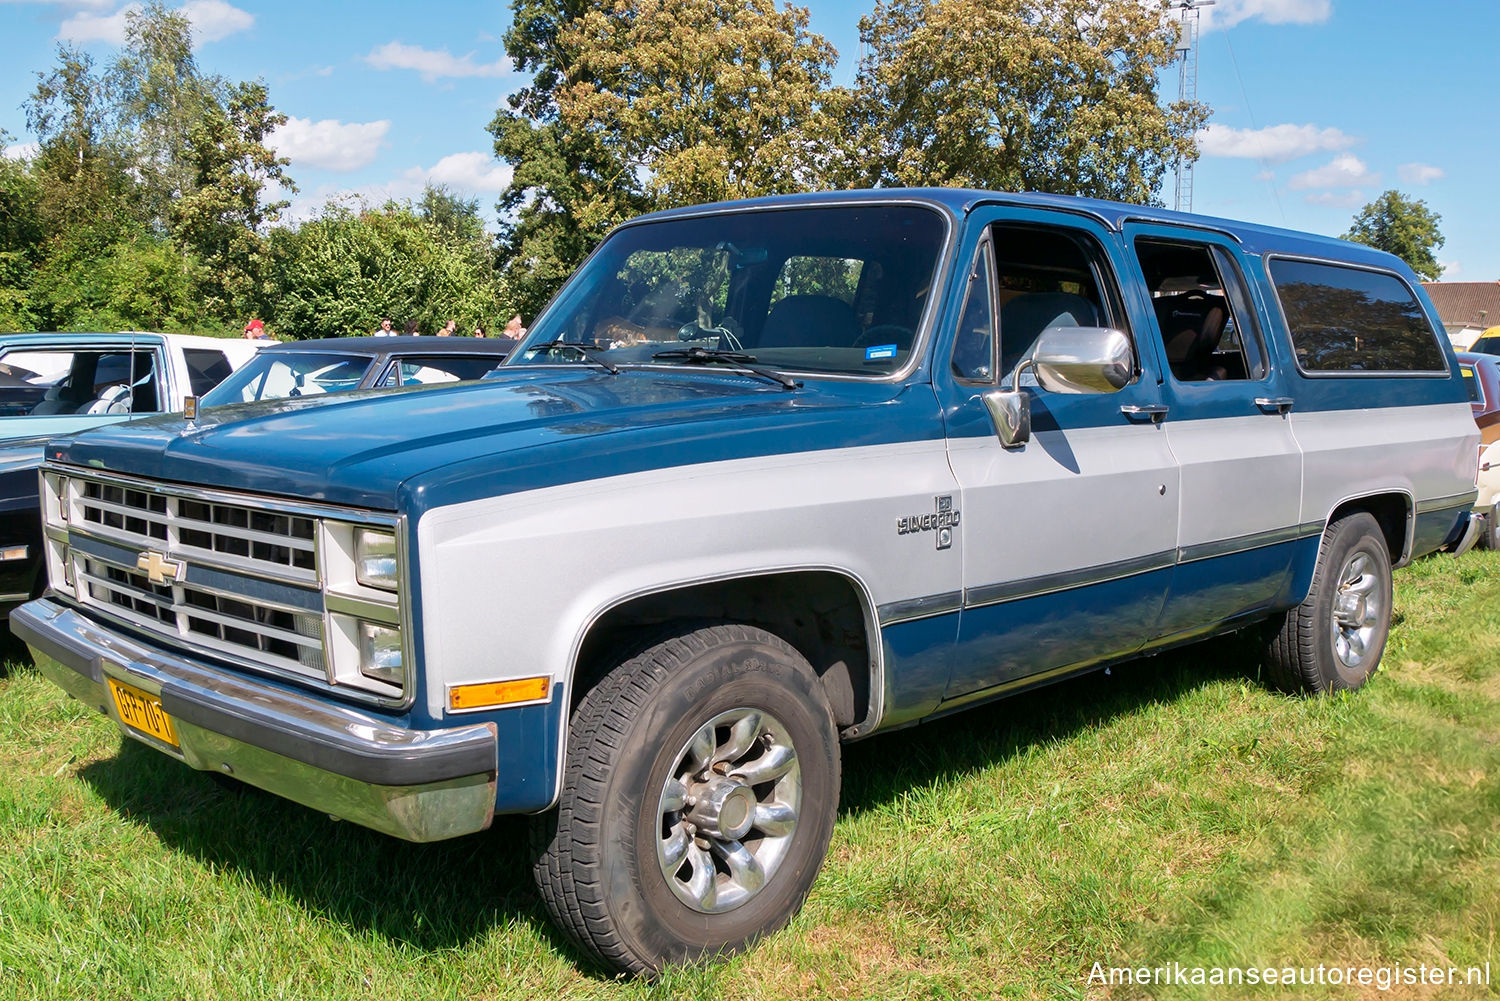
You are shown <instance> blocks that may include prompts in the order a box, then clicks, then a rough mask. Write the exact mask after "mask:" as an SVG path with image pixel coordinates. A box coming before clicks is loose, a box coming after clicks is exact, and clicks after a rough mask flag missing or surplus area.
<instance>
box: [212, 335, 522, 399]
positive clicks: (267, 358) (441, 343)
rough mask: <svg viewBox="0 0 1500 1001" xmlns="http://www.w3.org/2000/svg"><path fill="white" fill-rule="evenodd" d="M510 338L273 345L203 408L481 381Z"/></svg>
mask: <svg viewBox="0 0 1500 1001" xmlns="http://www.w3.org/2000/svg"><path fill="white" fill-rule="evenodd" d="M514 346H515V342H514V341H512V340H510V339H509V338H505V337H494V338H486V337H456V338H448V337H336V338H325V339H322V340H309V341H292V342H289V343H286V344H273V345H270V346H269V347H267V348H265V349H264V350H262V351H261V353H260V355H259V356H258V357H257V358H256V359H255V360H254V361H253V362H252V363H251V364H249V365H246V366H245V367H244V368H242V369H240V370H238V371H237V372H235V373H234V375H233V376H232V377H231V378H228V379H226V380H224V382H222V383H220V384H219V385H218V386H217V387H215V388H214V390H213V391H212V392H209V393H206V394H204V395H203V396H202V397H201V398H200V399H199V400H198V405H199V406H200V407H217V406H222V405H224V404H228V403H251V402H254V401H256V400H279V399H283V398H286V397H297V396H311V395H314V394H319V393H338V392H346V391H348V390H354V389H385V388H390V387H396V386H416V385H428V384H431V383H440V382H462V381H464V380H468V379H478V378H479V377H480V376H482V375H484V374H485V373H486V372H488V371H490V370H491V369H493V368H494V367H495V366H496V365H499V364H500V363H501V362H502V361H504V360H505V356H506V355H507V354H509V353H510V350H511V348H513V347H514Z"/></svg>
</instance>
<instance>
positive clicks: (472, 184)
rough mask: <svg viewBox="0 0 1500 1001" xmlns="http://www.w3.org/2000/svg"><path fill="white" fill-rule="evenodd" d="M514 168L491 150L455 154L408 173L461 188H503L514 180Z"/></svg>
mask: <svg viewBox="0 0 1500 1001" xmlns="http://www.w3.org/2000/svg"><path fill="white" fill-rule="evenodd" d="M510 175H511V168H510V167H509V166H506V165H504V164H501V163H498V162H496V160H495V158H494V157H493V156H490V155H489V154H487V153H452V154H449V155H448V156H445V157H443V158H442V159H441V160H439V161H438V162H437V163H435V164H433V165H432V166H431V167H427V168H425V169H424V168H421V167H416V168H413V169H412V170H409V171H407V176H408V177H412V178H417V177H420V178H421V180H422V183H424V184H425V183H429V182H430V183H432V184H437V185H447V186H448V187H450V188H453V189H455V190H457V191H463V192H475V191H489V192H498V191H503V190H504V189H505V186H506V185H507V184H509V183H510Z"/></svg>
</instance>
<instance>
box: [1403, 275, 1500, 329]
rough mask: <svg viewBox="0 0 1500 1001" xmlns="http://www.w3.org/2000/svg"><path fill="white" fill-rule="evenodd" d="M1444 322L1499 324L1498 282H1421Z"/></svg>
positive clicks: (1482, 327)
mask: <svg viewBox="0 0 1500 1001" xmlns="http://www.w3.org/2000/svg"><path fill="white" fill-rule="evenodd" d="M1422 287H1423V288H1425V289H1426V290H1427V294H1428V295H1429V296H1431V297H1432V304H1433V305H1434V306H1436V307H1437V311H1438V317H1439V318H1440V319H1441V320H1442V321H1443V325H1444V326H1458V325H1460V324H1462V325H1464V326H1470V327H1477V328H1479V329H1480V330H1483V329H1484V328H1486V327H1493V326H1495V325H1497V324H1500V282H1423V283H1422Z"/></svg>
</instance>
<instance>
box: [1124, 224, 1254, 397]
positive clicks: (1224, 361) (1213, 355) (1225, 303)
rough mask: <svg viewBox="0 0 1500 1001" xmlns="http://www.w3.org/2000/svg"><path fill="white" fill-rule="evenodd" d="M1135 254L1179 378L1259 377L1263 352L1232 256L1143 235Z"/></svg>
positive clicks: (1204, 246)
mask: <svg viewBox="0 0 1500 1001" xmlns="http://www.w3.org/2000/svg"><path fill="white" fill-rule="evenodd" d="M1135 252H1136V257H1137V259H1139V261H1140V263H1141V273H1142V274H1144V275H1145V277H1146V288H1147V290H1148V291H1149V292H1150V293H1151V307H1152V309H1153V310H1154V311H1155V313H1156V325H1157V329H1158V330H1160V331H1161V339H1162V345H1163V347H1165V349H1166V354H1167V365H1168V367H1170V368H1171V370H1172V378H1174V379H1176V380H1177V381H1178V382H1207V381H1210V380H1241V381H1242V380H1246V379H1261V378H1264V376H1265V374H1266V363H1265V352H1264V351H1263V350H1262V348H1261V342H1260V335H1259V332H1258V331H1257V330H1256V329H1255V326H1254V321H1253V317H1254V311H1253V310H1252V308H1251V306H1250V297H1249V295H1248V294H1247V293H1246V291H1245V286H1244V281H1243V279H1242V278H1241V277H1240V273H1239V269H1238V268H1237V267H1236V266H1235V264H1234V261H1233V260H1232V259H1231V258H1230V257H1229V255H1228V254H1227V253H1225V252H1224V251H1223V250H1222V249H1221V248H1218V247H1213V246H1210V245H1209V244H1201V243H1178V242H1175V241H1167V240H1156V239H1151V238H1142V239H1139V240H1137V241H1136V242H1135Z"/></svg>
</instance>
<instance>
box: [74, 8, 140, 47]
mask: <svg viewBox="0 0 1500 1001" xmlns="http://www.w3.org/2000/svg"><path fill="white" fill-rule="evenodd" d="M140 9H141V8H140V5H138V4H131V5H130V6H128V7H125V8H124V9H122V10H119V11H116V12H115V13H113V14H95V13H92V12H90V11H80V12H79V13H77V14H74V15H73V16H72V17H69V18H65V19H64V20H63V23H62V24H61V25H60V26H59V27H58V29H57V37H58V38H60V39H62V40H63V41H65V42H80V43H81V42H108V43H110V44H111V45H119V44H120V43H121V42H123V41H125V15H126V14H128V13H130V12H131V11H134V10H140Z"/></svg>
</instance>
